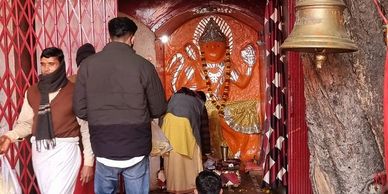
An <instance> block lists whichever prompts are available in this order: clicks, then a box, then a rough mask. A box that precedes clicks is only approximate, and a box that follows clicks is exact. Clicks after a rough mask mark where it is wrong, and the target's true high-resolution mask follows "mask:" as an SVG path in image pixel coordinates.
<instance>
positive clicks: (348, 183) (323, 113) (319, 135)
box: [302, 0, 388, 194]
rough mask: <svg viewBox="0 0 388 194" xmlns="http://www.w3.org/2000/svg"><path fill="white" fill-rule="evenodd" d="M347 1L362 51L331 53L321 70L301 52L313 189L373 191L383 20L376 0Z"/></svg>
mask: <svg viewBox="0 0 388 194" xmlns="http://www.w3.org/2000/svg"><path fill="white" fill-rule="evenodd" d="M344 2H345V4H346V5H347V10H346V11H345V14H344V18H345V23H346V28H347V29H348V31H349V34H350V37H351V39H352V40H354V41H355V43H356V44H357V45H358V47H359V50H358V51H357V52H355V53H344V54H330V55H329V56H328V61H327V62H326V64H325V65H324V66H323V67H322V68H321V69H317V68H316V67H315V65H314V61H313V56H312V55H311V54H302V61H303V64H304V76H305V77H304V78H305V97H306V121H307V126H308V129H309V149H310V154H311V156H310V178H311V182H312V185H313V190H314V193H322V194H326V193H336V194H338V193H346V194H347V193H357V194H358V193H372V192H374V190H375V187H374V185H373V184H372V183H373V182H372V181H373V175H374V174H375V173H377V172H381V171H383V170H384V161H383V155H384V153H383V152H384V149H383V147H384V144H383V81H384V63H385V49H386V47H385V45H384V41H383V31H382V29H383V28H382V25H383V23H382V20H381V19H380V16H379V15H378V13H377V11H376V8H375V7H374V5H373V1H372V0H357V1H355V0H345V1H344ZM382 4H383V6H384V7H386V8H388V2H387V1H385V2H382Z"/></svg>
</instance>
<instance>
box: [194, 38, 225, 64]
mask: <svg viewBox="0 0 388 194" xmlns="http://www.w3.org/2000/svg"><path fill="white" fill-rule="evenodd" d="M200 48H201V51H203V52H204V55H205V56H204V57H205V59H206V61H207V62H211V63H219V62H222V61H223V60H224V56H225V53H226V43H225V42H206V43H201V44H200Z"/></svg>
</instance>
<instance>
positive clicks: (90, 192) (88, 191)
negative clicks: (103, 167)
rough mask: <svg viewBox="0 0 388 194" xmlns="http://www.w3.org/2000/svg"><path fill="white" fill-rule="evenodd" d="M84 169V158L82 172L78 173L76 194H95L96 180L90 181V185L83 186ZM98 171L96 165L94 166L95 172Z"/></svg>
mask: <svg viewBox="0 0 388 194" xmlns="http://www.w3.org/2000/svg"><path fill="white" fill-rule="evenodd" d="M82 167H83V158H82V164H81V168H80V171H79V173H78V177H77V182H76V183H75V190H74V194H94V179H92V180H90V181H89V182H88V183H86V184H84V185H82V184H81V181H80V178H81V170H82ZM95 170H96V165H94V166H93V171H95Z"/></svg>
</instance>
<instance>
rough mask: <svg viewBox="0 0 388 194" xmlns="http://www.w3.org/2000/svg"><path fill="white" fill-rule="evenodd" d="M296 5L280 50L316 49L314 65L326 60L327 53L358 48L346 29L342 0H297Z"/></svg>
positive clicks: (300, 50)
mask: <svg viewBox="0 0 388 194" xmlns="http://www.w3.org/2000/svg"><path fill="white" fill-rule="evenodd" d="M295 8H296V13H295V14H296V15H295V17H296V20H295V25H294V29H293V30H292V32H291V34H290V35H289V36H288V37H287V39H286V40H285V41H284V43H283V44H282V45H281V47H280V48H281V49H282V50H285V51H296V52H306V53H315V64H316V66H317V68H321V67H322V65H323V63H325V61H326V58H327V57H326V54H327V53H344V52H354V51H357V50H358V48H357V45H356V44H354V43H353V41H352V40H350V38H349V37H348V35H347V33H346V30H345V25H344V18H343V11H344V9H345V8H346V6H345V4H344V3H343V1H342V0H296V6H295Z"/></svg>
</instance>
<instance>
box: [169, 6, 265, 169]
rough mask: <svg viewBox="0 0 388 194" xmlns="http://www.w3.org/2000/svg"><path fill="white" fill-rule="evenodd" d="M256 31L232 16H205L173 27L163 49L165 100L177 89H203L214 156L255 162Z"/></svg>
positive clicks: (258, 107)
mask: <svg viewBox="0 0 388 194" xmlns="http://www.w3.org/2000/svg"><path fill="white" fill-rule="evenodd" d="M258 31H261V29H253V28H251V27H250V26H248V25H246V24H244V23H242V22H240V21H239V20H236V19H234V18H233V17H230V16H226V15H221V14H211V15H206V16H202V17H197V18H194V19H191V20H189V21H187V22H186V23H184V24H183V25H182V26H180V27H179V28H177V29H176V30H175V31H174V32H173V33H172V34H171V36H170V41H169V42H168V43H166V44H165V46H164V64H165V66H164V78H165V79H164V80H165V83H164V85H165V89H166V94H167V98H169V97H170V96H171V95H172V94H173V93H174V92H175V91H177V90H178V89H180V88H181V87H188V88H190V89H193V90H201V91H204V92H205V93H206V95H207V103H206V107H207V110H208V114H209V120H210V134H211V144H212V150H213V153H214V155H215V156H217V157H220V153H221V151H220V146H221V145H227V146H228V147H229V149H230V151H229V157H240V158H241V159H242V160H245V161H246V160H250V159H253V158H256V159H257V156H258V153H259V151H260V148H261V131H262V125H263V120H264V118H263V115H264V107H263V100H264V98H263V97H264V89H265V88H263V86H264V84H263V83H264V78H263V77H262V75H264V74H263V73H262V71H263V70H262V69H264V68H263V67H262V65H263V59H262V58H261V57H260V56H262V55H263V54H262V53H261V52H262V50H261V48H260V47H259V45H258V42H259V40H258V38H259V36H258Z"/></svg>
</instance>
